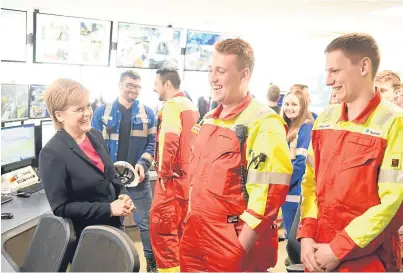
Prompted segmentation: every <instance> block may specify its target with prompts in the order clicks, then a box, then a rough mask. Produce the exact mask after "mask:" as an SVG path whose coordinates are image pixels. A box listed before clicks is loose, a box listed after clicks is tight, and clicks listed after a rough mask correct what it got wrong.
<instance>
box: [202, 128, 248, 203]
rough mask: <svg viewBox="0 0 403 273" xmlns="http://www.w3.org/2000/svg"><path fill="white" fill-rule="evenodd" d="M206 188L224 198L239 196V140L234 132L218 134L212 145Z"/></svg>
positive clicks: (240, 190)
mask: <svg viewBox="0 0 403 273" xmlns="http://www.w3.org/2000/svg"><path fill="white" fill-rule="evenodd" d="M212 148H213V149H212V151H211V156H210V157H209V161H210V162H211V169H210V170H209V171H210V173H209V178H208V180H207V181H208V185H207V187H208V190H209V191H210V192H212V193H213V194H217V195H220V196H224V197H225V198H229V199H233V198H239V196H240V194H241V192H242V187H241V176H240V163H241V154H240V146H239V141H238V139H237V138H236V136H235V133H234V132H232V131H231V132H230V134H225V135H224V134H219V135H218V136H217V137H216V142H215V143H214V147H212Z"/></svg>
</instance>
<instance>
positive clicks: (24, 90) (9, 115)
mask: <svg viewBox="0 0 403 273" xmlns="http://www.w3.org/2000/svg"><path fill="white" fill-rule="evenodd" d="M28 91H29V89H28V85H21V84H1V121H2V122H4V121H8V120H11V121H12V120H21V119H27V118H28Z"/></svg>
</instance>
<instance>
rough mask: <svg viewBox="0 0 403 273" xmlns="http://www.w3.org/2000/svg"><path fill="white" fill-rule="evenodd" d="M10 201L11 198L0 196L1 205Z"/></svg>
mask: <svg viewBox="0 0 403 273" xmlns="http://www.w3.org/2000/svg"><path fill="white" fill-rule="evenodd" d="M11 200H13V198H12V197H11V196H3V195H2V196H1V203H2V204H4V203H7V202H9V201H11Z"/></svg>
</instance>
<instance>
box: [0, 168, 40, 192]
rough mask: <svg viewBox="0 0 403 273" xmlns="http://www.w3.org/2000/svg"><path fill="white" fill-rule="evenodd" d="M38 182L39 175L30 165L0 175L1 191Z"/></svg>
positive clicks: (11, 190)
mask: <svg viewBox="0 0 403 273" xmlns="http://www.w3.org/2000/svg"><path fill="white" fill-rule="evenodd" d="M38 182H39V177H38V175H37V174H36V172H35V171H34V169H33V168H32V167H31V166H28V167H24V168H21V169H18V170H15V171H12V172H9V173H6V174H3V175H2V176H1V193H3V194H7V193H10V192H15V191H17V190H19V189H21V188H24V187H28V186H31V185H33V184H35V183H38Z"/></svg>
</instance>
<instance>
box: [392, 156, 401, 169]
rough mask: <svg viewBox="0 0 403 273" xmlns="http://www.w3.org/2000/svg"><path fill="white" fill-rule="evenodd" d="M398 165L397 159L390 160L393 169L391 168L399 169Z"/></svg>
mask: <svg viewBox="0 0 403 273" xmlns="http://www.w3.org/2000/svg"><path fill="white" fill-rule="evenodd" d="M399 163H400V160H399V159H397V158H394V159H392V167H393V168H398V167H399Z"/></svg>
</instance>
